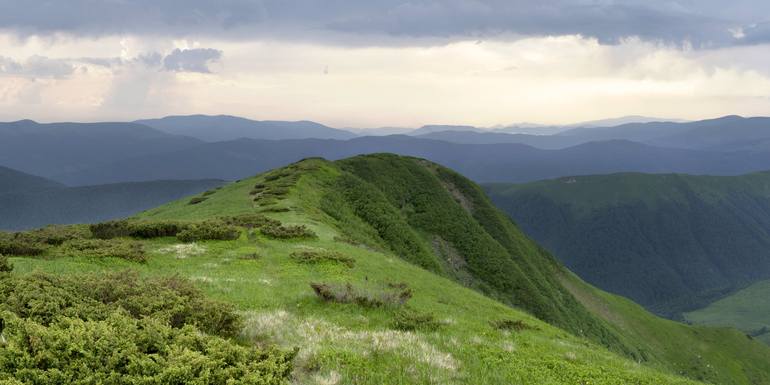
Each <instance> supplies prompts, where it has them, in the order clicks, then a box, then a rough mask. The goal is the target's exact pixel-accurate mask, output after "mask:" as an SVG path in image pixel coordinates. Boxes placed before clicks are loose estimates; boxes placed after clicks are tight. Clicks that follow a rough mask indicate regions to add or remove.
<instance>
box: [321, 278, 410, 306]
mask: <svg viewBox="0 0 770 385" xmlns="http://www.w3.org/2000/svg"><path fill="white" fill-rule="evenodd" d="M310 287H312V288H313V291H314V292H315V294H316V295H317V296H318V297H319V298H321V299H322V300H323V301H325V302H337V303H355V304H356V305H359V306H362V307H367V308H376V307H384V306H401V305H403V304H405V303H406V302H407V301H408V300H409V299H410V298H412V290H411V289H408V288H407V289H404V290H392V289H391V290H380V291H375V292H372V291H368V290H362V289H356V288H354V287H353V285H351V284H349V283H348V284H345V285H344V286H339V285H332V284H326V283H311V284H310Z"/></svg>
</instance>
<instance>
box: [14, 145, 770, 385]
mask: <svg viewBox="0 0 770 385" xmlns="http://www.w3.org/2000/svg"><path fill="white" fill-rule="evenodd" d="M194 198H195V199H190V197H187V198H184V199H181V200H178V201H174V202H171V203H168V204H165V205H163V206H160V207H157V208H154V209H150V210H147V211H144V212H142V213H140V214H138V215H136V216H134V217H132V218H129V219H128V220H126V221H121V222H110V223H102V224H97V225H95V226H92V227H90V228H89V227H83V226H67V227H63V228H57V229H42V230H36V231H32V232H29V233H24V234H18V235H15V236H10V237H8V236H5V235H4V234H0V246H2V247H4V249H5V250H10V251H11V252H13V253H14V254H13V258H11V259H10V263H12V264H13V266H14V271H13V273H12V274H11V275H9V274H2V275H0V288H3V292H4V293H11V294H12V296H2V297H0V303H2V304H3V308H4V309H9V310H7V311H5V312H4V313H3V317H4V318H8V319H10V320H11V322H8V323H6V327H5V330H4V331H3V333H4V336H6V337H7V340H8V341H10V343H11V344H12V345H11V346H19V347H26V346H27V344H24V343H23V342H24V341H27V340H25V339H24V338H25V337H24V336H25V334H23V333H22V332H21V331H22V330H27V333H32V332H34V333H45V334H44V335H46V336H47V337H46V338H47V339H46V340H45V341H49V345H50V346H55V347H56V349H58V350H64V351H78V352H81V353H80V354H92V353H91V352H92V351H93V349H97V348H99V347H100V346H103V345H104V344H106V343H108V342H107V341H109V344H110V345H108V346H134V345H133V344H137V345H139V346H138V347H137V348H136V349H133V350H131V351H132V354H138V355H139V356H138V357H137V359H144V358H145V357H146V356H151V357H155V358H157V357H159V354H161V353H162V352H163V351H162V350H161V353H159V351H158V349H157V348H156V347H157V346H159V345H158V344H161V343H163V344H165V343H171V342H173V341H175V340H173V339H163V340H157V341H155V340H152V341H155V344H150V348H148V349H144V348H141V349H140V347H144V346H145V345H146V343H144V342H142V341H144V340H140V341H134V340H132V339H131V336H133V335H134V334H129V333H125V332H124V330H134V329H136V328H137V325H145V323H146V322H149V324H147V325H151V327H148V328H147V329H149V330H150V331H152V332H153V333H156V332H157V331H164V330H166V329H164V327H165V328H178V329H181V330H183V331H184V330H187V331H194V333H190V334H189V337H188V334H185V335H184V336H185V338H187V339H192V340H193V341H200V342H196V343H198V344H200V343H204V341H206V340H205V338H207V336H209V335H210V334H211V333H220V334H222V333H221V328H209V329H206V328H205V327H206V326H207V325H209V324H207V323H206V322H214V321H215V322H218V323H216V324H215V325H220V324H224V325H227V326H232V325H237V326H233V328H234V329H233V330H231V334H229V335H228V336H230V337H227V336H226V337H223V338H222V339H220V340H217V341H216V343H215V344H207V345H204V346H205V347H206V348H205V349H203V348H201V349H200V352H198V353H196V354H195V355H192V356H191V355H190V353H184V354H187V355H186V356H185V357H188V356H189V357H195V362H208V361H205V360H207V359H209V358H217V357H219V359H218V360H217V362H220V363H221V364H229V363H232V362H239V361H237V360H239V359H241V358H242V357H244V356H243V355H242V354H237V352H238V351H237V350H234V348H231V349H229V350H227V351H229V352H231V353H230V355H228V356H226V357H228V358H227V359H222V358H221V356H220V353H218V352H219V351H220V350H218V349H222V348H223V347H224V346H227V345H226V344H227V343H229V342H230V339H229V338H232V336H233V335H235V336H238V337H237V341H240V343H242V344H244V346H258V347H259V348H260V349H264V350H262V351H261V354H259V355H254V356H253V358H252V359H251V360H252V361H254V360H266V359H268V358H269V357H273V356H274V355H275V354H278V353H279V352H284V351H285V352H294V355H293V356H290V357H292V358H294V357H296V358H295V359H294V360H293V361H292V362H293V363H294V366H292V367H290V368H289V369H288V370H286V371H281V372H280V373H283V374H281V376H286V377H291V378H292V379H293V380H295V381H297V382H299V383H312V382H314V381H316V380H317V379H318V378H320V379H325V378H332V377H333V379H335V381H337V382H340V383H357V384H381V383H404V384H406V383H436V382H439V383H457V384H478V383H484V384H510V383H533V384H534V383H548V384H556V385H574V384H580V383H592V384H597V385H615V384H650V385H652V384H675V385H702V384H709V383H710V384H726V385H753V384H763V383H767V382H768V381H770V360H768V357H770V347H768V346H767V345H764V344H762V343H760V342H758V341H756V340H752V339H750V338H747V336H746V335H745V334H744V333H741V332H738V331H737V330H734V329H729V328H711V327H702V326H688V325H684V324H681V323H677V322H673V321H669V320H665V319H661V318H658V317H655V316H654V315H652V314H650V313H647V312H646V311H644V310H643V309H642V308H641V307H639V306H638V305H636V304H634V303H633V302H631V301H629V300H626V299H624V298H621V297H618V296H615V295H612V294H609V293H606V292H603V291H601V290H599V289H597V288H595V287H593V286H591V285H589V284H587V283H585V282H584V281H583V280H581V279H580V278H579V277H577V276H576V275H574V274H573V273H572V272H571V271H569V270H568V269H567V268H565V267H564V265H562V264H561V263H560V262H559V261H558V260H557V259H556V258H554V257H553V256H552V255H550V254H549V252H548V251H546V249H544V248H543V247H541V246H540V245H538V244H537V243H535V242H534V241H533V240H531V239H530V238H528V237H527V236H526V235H525V234H524V233H523V232H522V231H521V230H519V228H518V226H517V225H516V224H514V223H513V222H511V221H510V220H509V219H508V218H507V217H506V215H505V214H504V213H502V212H501V211H499V210H498V209H496V208H495V207H494V206H493V205H492V204H491V202H490V200H489V199H488V198H487V197H486V196H485V194H484V192H483V191H482V189H481V188H480V187H479V186H478V185H476V184H475V183H473V182H472V181H470V180H469V179H467V178H465V177H463V176H462V175H460V174H458V173H456V172H455V171H452V170H450V169H447V168H445V167H443V166H440V165H438V164H436V163H433V162H430V161H428V160H425V159H419V158H411V157H401V156H396V155H392V154H376V155H366V156H355V157H352V158H348V159H344V160H340V161H335V162H331V161H327V160H323V159H318V158H313V159H306V160H303V161H300V162H297V163H293V164H291V165H289V166H286V167H282V168H278V169H275V170H272V171H269V172H266V173H264V174H261V175H257V176H254V177H249V178H245V179H243V180H241V181H239V182H235V183H230V184H227V185H225V186H223V187H222V188H220V189H218V190H214V191H211V192H210V193H206V194H199V195H196V196H195V197H194ZM96 237H98V238H99V239H95V238H96ZM38 239H41V240H43V241H45V240H48V243H45V244H39V245H32V246H34V247H26V248H22V247H13V246H14V245H15V243H14V242H33V241H34V240H38ZM62 239H63V240H64V241H63V242H61V240H62ZM55 240H59V241H58V242H54V241H55ZM43 241H41V242H43ZM129 245H130V247H129ZM27 246H29V245H27ZM78 247H79V248H80V249H76V248H78ZM27 250H33V251H35V253H38V254H37V255H28V253H29V252H28V251H27ZM72 250H81V251H80V252H74V253H73V251H72ZM128 251H130V253H128V254H126V253H127V252H128ZM141 252H143V253H144V254H142V255H141V256H137V253H141ZM110 256H113V257H110ZM121 256H123V257H122V258H121ZM140 257H141V258H140ZM126 268H132V269H134V270H135V271H136V273H126ZM92 270H96V271H98V276H99V277H101V278H100V279H109V277H112V276H114V274H111V272H119V277H120V279H119V280H118V281H117V282H115V283H113V284H112V286H110V285H108V284H104V285H101V286H98V287H96V288H94V289H93V290H83V291H81V292H79V294H77V295H76V294H72V293H71V290H72V289H71V288H72V287H78V286H77V285H76V284H75V283H72V280H73V279H74V280H75V281H76V282H79V281H80V280H82V281H83V282H92V281H91V280H92V279H93V278H91V276H88V275H85V276H83V274H86V273H84V271H92ZM31 272H35V274H30V273H31ZM169 276H173V278H165V280H163V281H160V282H168V285H169V286H170V287H171V288H176V290H178V291H180V292H182V293H188V295H192V294H190V293H193V294H195V293H198V291H196V290H200V291H201V293H204V294H205V295H206V296H207V297H211V298H213V299H216V300H217V301H223V302H224V303H222V304H219V303H209V302H205V301H204V298H201V296H202V294H197V295H198V297H195V300H194V301H186V302H185V301H181V300H180V301H178V302H174V304H175V306H174V307H173V308H171V309H169V310H168V311H169V312H174V313H172V315H173V314H179V316H178V317H170V316H169V315H168V314H166V313H164V312H161V314H160V315H154V312H152V310H153V309H156V308H158V307H159V306H161V305H158V304H157V303H158V301H152V300H151V298H154V296H156V295H158V296H161V295H162V296H163V297H162V298H169V296H168V290H158V289H156V290H154V291H152V295H153V297H147V298H146V299H144V301H146V302H143V301H139V300H138V299H135V296H136V295H137V292H139V293H142V292H143V291H142V290H140V288H142V287H143V286H141V285H140V284H139V283H132V282H135V281H134V280H136V278H135V277H154V278H153V279H158V278H156V277H169ZM132 277H134V278H132ZM143 279H144V278H143ZM140 282H143V281H140ZM19 287H23V288H25V290H18V289H17V288H19ZM111 287H119V288H121V289H120V290H119V291H118V293H120V295H119V296H117V297H115V296H113V295H112V292H111V290H109V289H108V288H111ZM124 287H125V288H124ZM88 288H90V287H88ZM198 288H199V289H198ZM54 294H59V295H63V294H66V295H67V297H66V298H67V299H68V300H67V301H66V302H65V301H58V302H53V304H52V305H51V306H46V307H39V306H38V307H35V308H34V311H35V312H36V313H31V311H30V310H29V309H30V307H26V306H24V304H26V303H29V301H35V300H36V299H37V298H39V296H43V295H47V296H53V295H54ZM82 296H85V297H86V300H85V301H84V300H82V299H80V297H82ZM94 298H95V299H94ZM111 298H115V300H112V299H111ZM25 301H26V302H25ZM113 301H117V303H118V304H123V303H126V304H128V305H134V306H133V307H130V309H134V310H133V311H134V312H133V313H132V312H131V311H126V310H123V311H121V312H117V311H116V312H114V314H112V315H110V316H109V317H108V318H107V319H106V320H104V317H106V315H105V316H102V313H103V312H104V311H105V310H109V309H110V308H109V307H107V306H110V304H111V303H112V302H113ZM73 302H76V303H81V302H82V303H85V305H83V306H86V308H80V313H78V312H74V311H71V310H72V309H71V308H67V306H68V304H69V303H73ZM51 308H53V309H54V311H55V312H56V314H58V316H57V317H58V318H56V319H57V320H58V321H57V322H51V323H45V322H44V319H43V320H42V321H41V320H40V319H41V318H42V317H41V316H38V314H46V313H44V312H45V311H47V310H48V309H51ZM61 308H65V309H69V310H70V311H68V312H66V313H65V312H64V311H61V310H59V309H61ZM177 308H180V309H181V310H178V309H177ZM188 308H189V309H191V310H185V309H188ZM199 308H200V309H199ZM100 309H101V310H102V311H101V312H100V311H98V310H100ZM161 309H165V308H161ZM236 309H237V310H238V312H237V313H236V312H235V310H236ZM185 311H186V312H185ZM147 312H149V313H150V315H148V314H146V313H147ZM180 312H181V313H180ZM187 312H189V313H190V314H191V315H190V316H189V317H187V318H184V317H182V315H185V314H188V313H187ZM211 312H215V313H216V314H217V315H218V316H212V317H211V318H212V319H213V320H214V321H208V319H209V318H202V319H200V320H199V318H193V317H198V314H206V315H207V316H208V315H209V314H210V313H211ZM81 313H82V314H86V315H88V317H85V316H83V317H85V319H79V318H78V317H79V314H81ZM164 314H166V315H165V318H164ZM121 317H123V318H121ZM142 317H143V318H144V319H145V320H144V321H141V318H142ZM150 317H151V318H150ZM19 318H21V319H23V320H24V323H22V322H21V321H19V320H18V319H19ZM124 318H129V321H127V322H122V323H117V322H118V320H121V319H124ZM150 321H151V322H150ZM140 322H144V323H140ZM67 325H82V327H83V330H91V328H97V330H99V336H100V338H101V339H98V341H100V342H101V345H100V344H91V343H89V344H84V343H83V338H86V339H88V340H89V341H90V340H91V338H92V336H91V334H90V333H86V332H83V333H82V335H81V334H77V335H78V337H79V338H76V339H72V338H70V333H66V332H65V331H66V330H69V329H66V328H65V329H64V330H59V329H58V328H62V327H67ZM111 325H122V326H121V328H120V329H118V330H117V332H116V331H115V329H116V327H115V326H111ZM140 329H142V330H144V329H145V328H144V327H141V328H140ZM57 330H58V332H55V331H57ZM36 335H37V334H36ZM107 336H109V339H108V338H107ZM193 336H194V337H193ZM49 345H45V346H44V347H42V348H46V347H47V346H49ZM193 346H195V345H193ZM683 347H686V348H683ZM268 348H269V349H268ZM0 349H4V348H3V347H2V346H0ZM295 349H296V350H295ZM28 350H29V349H26V348H24V349H17V350H16V352H17V354H21V353H18V352H22V353H26V352H28ZM111 351H114V352H115V354H123V353H121V352H122V350H121V349H111ZM196 352H197V351H196ZM80 354H71V355H66V356H65V357H64V358H61V359H59V360H52V361H50V362H48V364H47V365H48V368H53V369H57V368H64V369H65V370H67V371H71V370H72V369H71V367H70V366H68V364H69V363H70V362H71V361H72V360H77V359H78V357H80ZM212 356H213V357H212ZM249 357H252V356H249ZM17 362H18V363H17ZM26 362H31V361H26V360H25V361H14V365H13V366H10V368H11V369H14V368H16V367H18V366H21V365H23V364H24V363H26ZM142 362H144V361H142ZM148 362H149V361H148ZM152 362H154V361H152ZM257 362H264V361H257ZM271 362H272V363H273V365H272V366H271V365H269V364H268V363H265V364H263V365H262V366H259V367H258V369H259V370H261V372H260V373H264V372H265V371H268V370H271V368H274V367H275V365H276V364H275V363H276V362H280V361H275V360H274V361H271ZM180 365H181V366H180V367H185V366H184V365H182V364H180ZM155 367H156V366H153V365H150V364H148V366H147V368H144V369H143V370H144V371H146V372H147V373H153V368H155ZM77 370H80V371H83V370H86V371H88V370H94V369H93V368H92V367H90V366H89V367H80V366H79V367H78V369H77ZM180 370H181V369H180ZM144 371H143V373H144ZM22 372H23V371H22ZM275 372H276V373H278V371H275ZM24 373H28V374H27V375H33V374H35V373H37V372H24ZM174 373H178V371H175V372H174ZM270 373H273V372H272V371H271V372H270ZM330 373H332V374H330ZM260 378H261V377H260ZM271 378H272V377H271Z"/></svg>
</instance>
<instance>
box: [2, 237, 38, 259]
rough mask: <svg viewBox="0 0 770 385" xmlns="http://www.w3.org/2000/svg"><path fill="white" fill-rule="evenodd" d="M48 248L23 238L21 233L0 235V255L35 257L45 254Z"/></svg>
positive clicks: (30, 239) (28, 238)
mask: <svg viewBox="0 0 770 385" xmlns="http://www.w3.org/2000/svg"><path fill="white" fill-rule="evenodd" d="M49 247H50V246H49V245H45V244H43V243H40V242H36V241H35V240H34V239H32V238H31V237H28V236H24V235H23V233H16V234H7V233H2V234H0V254H6V255H19V256H21V255H23V256H36V255H41V254H43V253H45V251H46V250H47V249H48V248H49Z"/></svg>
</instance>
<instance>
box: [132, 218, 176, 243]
mask: <svg viewBox="0 0 770 385" xmlns="http://www.w3.org/2000/svg"><path fill="white" fill-rule="evenodd" d="M129 227H130V232H129V235H130V236H132V237H135V238H144V239H150V238H162V237H175V236H176V235H177V234H178V233H179V232H181V231H182V230H184V229H186V228H187V227H188V225H187V224H181V223H179V222H137V223H132V224H131V225H130V226H129Z"/></svg>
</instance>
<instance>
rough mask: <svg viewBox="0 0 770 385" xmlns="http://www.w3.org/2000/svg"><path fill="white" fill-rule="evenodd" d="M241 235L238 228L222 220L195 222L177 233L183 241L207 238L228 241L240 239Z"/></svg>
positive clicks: (178, 237)
mask: <svg viewBox="0 0 770 385" xmlns="http://www.w3.org/2000/svg"><path fill="white" fill-rule="evenodd" d="M239 236H240V231H238V228H236V227H235V226H232V225H228V224H226V223H224V222H221V221H206V222H201V223H193V224H190V225H189V226H188V227H187V228H186V229H184V230H182V231H180V232H179V233H178V234H177V235H176V237H177V239H179V240H180V241H182V242H195V241H206V240H220V241H228V240H234V239H238V237H239Z"/></svg>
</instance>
